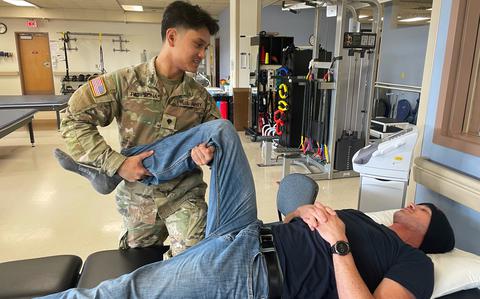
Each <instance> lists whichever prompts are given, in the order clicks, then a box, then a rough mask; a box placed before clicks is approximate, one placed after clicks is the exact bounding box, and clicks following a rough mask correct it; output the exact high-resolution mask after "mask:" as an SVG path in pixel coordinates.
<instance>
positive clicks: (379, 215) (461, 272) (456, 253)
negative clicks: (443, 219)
mask: <svg viewBox="0 0 480 299" xmlns="http://www.w3.org/2000/svg"><path fill="white" fill-rule="evenodd" d="M396 211H398V210H386V211H381V212H372V213H366V214H367V215H368V216H369V217H370V218H372V219H373V220H374V221H375V222H378V223H380V224H383V225H386V226H390V225H391V224H392V223H393V214H394V213H395V212H396ZM427 255H428V256H429V257H430V258H431V259H432V262H433V265H434V276H435V284H434V287H433V294H432V298H437V297H441V296H445V295H447V294H450V293H454V292H458V291H461V290H468V289H472V288H479V287H480V256H478V255H476V254H473V253H469V252H466V251H463V250H460V249H457V248H454V249H453V250H452V251H450V252H447V253H442V254H427Z"/></svg>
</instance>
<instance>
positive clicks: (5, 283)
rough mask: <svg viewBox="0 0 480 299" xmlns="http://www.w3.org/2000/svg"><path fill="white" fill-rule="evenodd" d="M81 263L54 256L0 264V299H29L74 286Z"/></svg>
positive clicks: (71, 258)
mask: <svg viewBox="0 0 480 299" xmlns="http://www.w3.org/2000/svg"><path fill="white" fill-rule="evenodd" d="M81 267H82V259H81V258H79V257H78V256H75V255H57V256H49V257H42V258H35V259H28V260H21V261H12V262H6V263H0V298H2V299H3V298H5V299H6V298H8V299H13V298H31V297H34V296H41V295H48V294H51V293H55V292H60V291H64V290H67V289H70V288H72V287H74V286H76V285H77V281H78V275H79V272H80V268H81Z"/></svg>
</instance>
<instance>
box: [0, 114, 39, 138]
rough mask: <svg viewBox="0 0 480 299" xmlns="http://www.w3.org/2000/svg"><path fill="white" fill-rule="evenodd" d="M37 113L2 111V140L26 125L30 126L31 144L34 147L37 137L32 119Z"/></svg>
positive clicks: (0, 119)
mask: <svg viewBox="0 0 480 299" xmlns="http://www.w3.org/2000/svg"><path fill="white" fill-rule="evenodd" d="M35 112H37V110H36V109H10V110H0V138H3V137H5V136H7V135H8V134H10V133H12V132H13V131H15V130H17V129H18V128H20V127H23V126H24V125H28V131H29V133H30V142H31V143H32V146H34V143H35V137H34V136H33V126H32V119H33V115H34V114H35Z"/></svg>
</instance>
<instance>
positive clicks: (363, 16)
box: [358, 15, 368, 19]
mask: <svg viewBox="0 0 480 299" xmlns="http://www.w3.org/2000/svg"><path fill="white" fill-rule="evenodd" d="M358 18H359V19H365V18H368V16H367V15H359V16H358Z"/></svg>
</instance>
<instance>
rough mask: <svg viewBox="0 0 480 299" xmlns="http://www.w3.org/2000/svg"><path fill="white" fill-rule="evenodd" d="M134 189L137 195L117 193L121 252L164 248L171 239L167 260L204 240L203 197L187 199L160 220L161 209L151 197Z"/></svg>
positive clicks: (204, 212)
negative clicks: (166, 241)
mask: <svg viewBox="0 0 480 299" xmlns="http://www.w3.org/2000/svg"><path fill="white" fill-rule="evenodd" d="M127 184H129V183H127ZM139 187H140V186H139ZM135 189H136V188H134V190H133V195H134V196H132V193H130V194H125V191H123V189H122V188H120V189H119V190H118V191H117V196H116V201H117V208H118V210H119V212H120V214H121V215H122V216H123V223H124V232H123V234H122V236H121V238H120V243H119V247H120V248H121V249H127V248H135V247H149V246H161V245H163V243H164V241H165V240H166V238H167V236H169V237H170V250H168V251H167V252H166V253H165V254H164V259H168V258H170V257H172V256H175V255H177V254H179V253H181V252H182V251H184V250H185V249H187V248H189V247H192V246H193V245H195V244H196V243H198V242H199V241H200V240H202V239H203V238H204V237H205V225H206V216H207V204H206V202H205V200H204V199H203V198H199V199H187V200H185V201H184V202H183V203H182V204H181V205H180V207H179V208H178V209H177V210H176V211H175V212H174V213H173V214H171V215H170V216H168V217H166V218H165V219H161V218H160V217H159V216H158V213H157V211H158V210H159V209H161V208H162V207H161V206H158V207H157V205H156V203H155V201H154V200H153V199H152V197H151V196H148V195H142V194H139V193H136V192H135ZM139 189H142V191H145V189H144V188H141V187H140V188H139ZM138 191H139V190H138Z"/></svg>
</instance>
